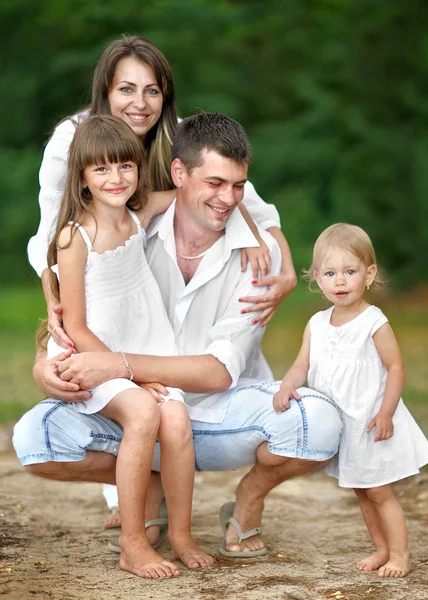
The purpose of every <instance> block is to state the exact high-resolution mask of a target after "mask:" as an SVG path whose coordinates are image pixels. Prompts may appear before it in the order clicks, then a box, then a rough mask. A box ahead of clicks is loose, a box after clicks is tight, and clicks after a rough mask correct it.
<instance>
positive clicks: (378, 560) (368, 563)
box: [357, 549, 389, 571]
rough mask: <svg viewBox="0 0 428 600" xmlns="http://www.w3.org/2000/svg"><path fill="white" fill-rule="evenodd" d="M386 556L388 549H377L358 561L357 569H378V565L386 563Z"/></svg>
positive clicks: (387, 556) (387, 555)
mask: <svg viewBox="0 0 428 600" xmlns="http://www.w3.org/2000/svg"><path fill="white" fill-rule="evenodd" d="M388 558H389V552H388V550H386V549H385V550H377V551H376V552H375V553H374V554H372V555H371V556H368V557H367V558H364V559H363V560H362V561H361V562H359V563H358V565H357V569H358V570H359V571H376V569H379V567H381V566H382V565H384V564H385V563H386V561H387V560H388Z"/></svg>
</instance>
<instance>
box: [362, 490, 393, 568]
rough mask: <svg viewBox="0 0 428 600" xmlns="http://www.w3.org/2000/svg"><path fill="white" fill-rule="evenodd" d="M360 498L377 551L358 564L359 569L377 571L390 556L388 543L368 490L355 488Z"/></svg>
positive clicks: (366, 522) (365, 519)
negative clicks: (368, 495)
mask: <svg viewBox="0 0 428 600" xmlns="http://www.w3.org/2000/svg"><path fill="white" fill-rule="evenodd" d="M354 492H355V493H356V495H357V497H358V500H359V501H360V509H361V513H362V515H363V518H364V522H365V524H366V527H367V529H368V531H369V533H370V537H371V538H372V540H373V544H374V545H375V546H376V552H374V553H373V554H371V555H370V556H368V557H367V558H364V559H363V560H362V561H361V562H359V563H358V564H357V569H359V570H360V571H376V569H379V567H381V566H382V565H384V564H385V563H386V562H387V560H388V558H389V550H388V543H387V541H386V538H385V536H384V534H383V530H382V526H381V523H380V520H379V516H378V514H377V511H376V509H375V507H374V506H373V504H372V502H371V501H370V500H369V499H368V498H367V493H366V490H364V489H357V488H356V489H354Z"/></svg>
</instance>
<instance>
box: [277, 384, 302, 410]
mask: <svg viewBox="0 0 428 600" xmlns="http://www.w3.org/2000/svg"><path fill="white" fill-rule="evenodd" d="M290 398H294V399H295V400H300V396H299V394H298V393H297V391H296V390H295V389H294V388H293V387H285V386H284V387H283V386H281V387H280V388H279V391H278V392H276V394H274V396H273V401H272V404H273V410H274V411H275V412H276V413H277V414H278V413H280V412H284V411H285V410H288V409H289V408H290Z"/></svg>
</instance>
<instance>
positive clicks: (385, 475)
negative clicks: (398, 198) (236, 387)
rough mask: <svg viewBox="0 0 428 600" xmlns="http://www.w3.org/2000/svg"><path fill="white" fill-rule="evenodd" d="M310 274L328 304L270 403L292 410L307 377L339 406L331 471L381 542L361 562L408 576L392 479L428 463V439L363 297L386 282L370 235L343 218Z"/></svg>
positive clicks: (393, 349)
mask: <svg viewBox="0 0 428 600" xmlns="http://www.w3.org/2000/svg"><path fill="white" fill-rule="evenodd" d="M307 278H308V279H309V280H310V281H316V283H317V284H318V286H319V288H320V290H321V291H322V292H323V294H324V295H325V297H326V298H327V300H329V301H330V302H331V303H332V306H331V307H330V308H328V309H327V310H325V311H321V312H318V313H316V314H315V315H314V316H313V317H312V318H311V319H310V321H309V323H308V324H307V326H306V329H305V332H304V334H303V343H302V347H301V349H300V352H299V354H298V356H297V358H296V360H295V362H294V364H293V365H292V367H291V368H290V369H289V370H288V371H287V373H286V374H285V376H284V379H283V381H282V383H281V387H280V389H279V391H278V392H277V393H276V394H275V396H274V399H273V405H274V408H275V410H276V411H277V412H279V411H283V410H286V409H287V408H289V400H290V399H295V400H299V398H300V396H299V393H298V389H297V388H298V387H299V386H302V385H303V384H304V383H305V381H306V380H307V381H308V385H309V386H310V387H311V388H313V389H316V390H318V391H319V392H322V393H323V394H325V395H327V396H329V397H330V398H331V399H332V400H334V401H335V402H336V403H337V405H338V406H339V407H340V409H341V410H342V415H343V423H344V427H343V433H342V438H341V442H340V446H339V452H338V454H337V455H336V457H335V458H333V460H332V461H331V462H330V463H329V464H328V465H327V467H326V471H327V473H328V474H329V475H332V476H333V477H336V478H337V479H338V480H339V485H340V486H341V487H349V488H354V491H355V493H356V495H357V497H358V499H359V502H360V507H361V512H362V514H363V517H364V521H365V523H366V526H367V529H368V530H369V533H370V535H371V538H372V540H373V543H374V545H375V546H376V551H375V553H374V554H372V555H371V556H369V557H368V558H366V559H364V560H362V561H361V562H360V563H359V564H358V566H357V568H358V569H360V570H361V571H372V570H375V569H378V574H379V575H380V576H381V577H404V576H405V575H407V573H408V572H409V568H410V561H409V552H408V549H407V541H406V537H407V536H406V524H405V520H404V514H403V510H402V508H401V505H400V504H399V502H398V500H397V499H396V497H395V495H394V492H393V489H392V485H391V484H392V482H394V481H398V480H399V479H403V478H405V477H409V476H410V475H415V474H416V473H418V472H419V468H420V467H422V466H423V465H425V464H426V463H427V462H428V441H427V439H426V438H425V436H424V434H423V433H422V431H421V430H420V429H419V427H418V426H417V424H416V423H415V421H414V419H413V417H412V416H411V414H410V413H409V411H408V410H407V408H406V407H405V406H404V404H403V401H402V399H401V393H402V390H403V383H404V366H403V361H402V358H401V354H400V350H399V347H398V344H397V341H396V339H395V336H394V333H393V331H392V328H391V326H390V325H389V323H388V319H387V318H386V317H385V315H384V314H383V313H382V311H381V310H380V309H379V308H377V307H376V306H373V305H370V304H369V303H368V302H367V301H366V300H365V298H364V295H365V292H366V290H368V289H369V288H370V286H371V285H374V286H376V285H378V284H379V283H381V281H380V277H379V275H378V273H377V265H376V257H375V253H374V250H373V246H372V243H371V240H370V238H369V237H368V235H367V234H366V233H365V232H364V231H363V230H362V229H360V228H359V227H356V226H353V225H347V224H344V223H338V224H336V225H332V226H331V227H329V228H328V229H326V230H325V231H324V232H323V233H322V234H321V235H320V236H319V238H318V240H317V241H316V244H315V247H314V252H313V260H312V265H311V267H310V269H309V271H308V272H307Z"/></svg>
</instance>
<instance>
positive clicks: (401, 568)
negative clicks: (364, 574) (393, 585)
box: [377, 552, 410, 577]
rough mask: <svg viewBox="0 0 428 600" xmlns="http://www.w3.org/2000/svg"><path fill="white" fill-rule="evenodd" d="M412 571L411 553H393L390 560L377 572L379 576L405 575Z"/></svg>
mask: <svg viewBox="0 0 428 600" xmlns="http://www.w3.org/2000/svg"><path fill="white" fill-rule="evenodd" d="M409 571H410V555H409V553H408V552H407V553H406V554H400V555H397V554H396V555H391V557H390V559H389V561H388V562H387V563H386V564H385V565H383V566H382V567H381V568H380V569H379V570H378V572H377V574H378V575H379V577H405V576H406V575H407V574H408V572H409Z"/></svg>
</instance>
